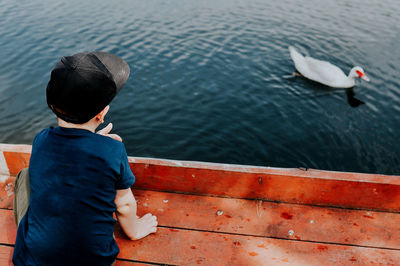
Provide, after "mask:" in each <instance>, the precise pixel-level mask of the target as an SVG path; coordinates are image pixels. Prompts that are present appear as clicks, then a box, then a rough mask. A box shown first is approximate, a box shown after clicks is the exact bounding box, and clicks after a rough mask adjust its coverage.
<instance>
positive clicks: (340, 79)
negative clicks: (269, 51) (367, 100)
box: [289, 46, 369, 88]
mask: <svg viewBox="0 0 400 266" xmlns="http://www.w3.org/2000/svg"><path fill="white" fill-rule="evenodd" d="M289 51H290V57H291V58H292V60H293V62H294V65H295V67H296V69H297V71H299V72H300V74H302V75H303V76H304V77H306V78H308V79H311V80H314V81H316V82H319V83H322V84H324V85H326V86H329V87H333V88H351V87H354V85H355V79H356V78H362V79H363V80H365V81H369V78H368V77H367V75H365V73H364V70H363V69H362V68H361V67H358V66H356V67H353V68H352V69H351V70H350V73H349V75H348V76H346V74H344V72H343V71H342V70H341V69H340V68H338V67H337V66H335V65H332V64H331V63H329V62H326V61H321V60H318V59H315V58H312V57H308V56H306V57H304V56H303V55H302V54H300V53H299V52H297V51H296V49H295V48H294V47H292V46H290V47H289Z"/></svg>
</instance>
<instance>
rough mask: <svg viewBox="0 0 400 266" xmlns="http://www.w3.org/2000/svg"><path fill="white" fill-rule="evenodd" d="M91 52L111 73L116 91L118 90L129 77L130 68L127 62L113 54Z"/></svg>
mask: <svg viewBox="0 0 400 266" xmlns="http://www.w3.org/2000/svg"><path fill="white" fill-rule="evenodd" d="M93 54H94V55H96V56H97V57H98V58H99V59H100V61H101V62H102V63H103V64H104V65H105V66H106V67H107V68H108V71H110V73H111V74H112V75H113V78H114V81H115V84H116V86H117V92H119V91H120V90H121V88H122V86H124V84H125V83H126V81H127V80H128V78H129V74H130V68H129V65H128V63H126V62H125V60H123V59H122V58H120V57H118V56H116V55H113V54H109V53H105V52H93Z"/></svg>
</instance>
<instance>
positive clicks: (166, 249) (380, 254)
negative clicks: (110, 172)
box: [0, 210, 400, 265]
mask: <svg viewBox="0 0 400 266" xmlns="http://www.w3.org/2000/svg"><path fill="white" fill-rule="evenodd" d="M4 212H6V213H4ZM11 213H12V212H11V211H9V210H1V213H0V217H2V218H1V226H0V228H3V229H2V230H5V231H7V232H8V233H6V234H8V235H7V236H4V235H5V233H4V232H3V231H2V232H1V234H0V237H1V239H0V243H4V241H5V242H7V243H5V244H13V243H14V241H15V238H14V235H15V231H16V229H15V224H13V220H12V219H11V218H12V216H11V215H10V214H11ZM4 216H9V218H8V221H6V225H5V226H3V225H4V220H5V219H4V218H3V217H4ZM4 228H5V229H4ZM116 239H117V242H118V245H119V247H120V250H121V252H120V254H119V256H118V258H120V259H125V260H134V261H145V262H149V263H161V264H164V263H168V264H179V265H181V264H186V265H188V264H202V265H276V264H280V263H283V262H288V263H292V264H301V263H303V264H307V265H345V264H350V263H352V262H354V263H357V264H363V265H366V264H368V265H375V264H376V265H378V263H383V264H384V265H395V264H398V263H400V251H399V250H388V249H375V248H362V247H354V246H344V245H332V244H321V243H310V242H303V241H293V240H282V239H270V238H263V237H254V236H243V235H232V234H221V233H212V232H201V231H193V230H181V229H173V228H162V227H161V228H159V229H158V232H157V233H156V234H154V235H150V236H148V237H146V238H144V239H142V240H139V241H130V240H128V239H127V238H126V237H125V236H124V235H123V233H122V232H121V229H120V228H119V227H118V226H117V228H116Z"/></svg>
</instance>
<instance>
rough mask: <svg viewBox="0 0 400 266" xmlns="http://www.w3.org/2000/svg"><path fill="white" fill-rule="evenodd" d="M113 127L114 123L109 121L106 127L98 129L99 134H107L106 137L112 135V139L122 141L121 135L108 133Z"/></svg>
mask: <svg viewBox="0 0 400 266" xmlns="http://www.w3.org/2000/svg"><path fill="white" fill-rule="evenodd" d="M112 128H113V125H112V123H109V124H108V125H107V126H106V127H105V128H103V129H100V130H99V131H97V134H100V135H103V136H106V137H110V138H112V139H115V140H118V141H120V142H122V138H121V137H120V136H118V135H117V134H108V133H110V131H111V129H112Z"/></svg>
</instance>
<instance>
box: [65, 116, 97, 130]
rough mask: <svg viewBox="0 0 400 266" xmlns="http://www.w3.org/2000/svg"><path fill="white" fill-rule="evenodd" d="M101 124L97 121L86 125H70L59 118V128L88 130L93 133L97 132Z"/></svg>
mask: <svg viewBox="0 0 400 266" xmlns="http://www.w3.org/2000/svg"><path fill="white" fill-rule="evenodd" d="M99 124H100V123H98V122H96V121H92V120H90V121H88V122H86V123H84V124H73V123H68V122H66V121H64V120H62V119H60V118H58V126H60V127H66V128H77V129H86V130H89V131H91V132H93V133H94V132H95V130H96V128H97V127H98V126H99Z"/></svg>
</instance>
